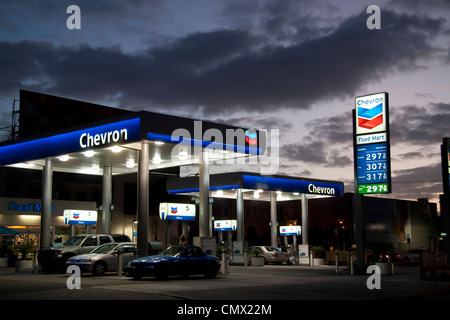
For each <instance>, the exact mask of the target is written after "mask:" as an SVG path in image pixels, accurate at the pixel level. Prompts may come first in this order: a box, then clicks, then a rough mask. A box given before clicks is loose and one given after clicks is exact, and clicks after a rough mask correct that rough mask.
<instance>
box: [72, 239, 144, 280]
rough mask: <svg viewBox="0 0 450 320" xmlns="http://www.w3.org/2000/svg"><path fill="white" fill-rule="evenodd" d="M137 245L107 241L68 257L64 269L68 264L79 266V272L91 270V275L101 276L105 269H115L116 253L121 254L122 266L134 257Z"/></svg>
mask: <svg viewBox="0 0 450 320" xmlns="http://www.w3.org/2000/svg"><path fill="white" fill-rule="evenodd" d="M136 251H137V246H136V243H134V242H121V243H116V242H109V243H105V244H104V245H101V246H100V247H97V248H95V249H94V250H92V251H91V252H89V253H86V254H80V255H77V256H74V257H71V258H69V260H67V262H66V269H67V267H68V266H70V265H76V266H79V267H80V270H81V272H92V274H93V275H96V276H102V275H104V274H105V272H107V271H116V270H117V261H118V257H117V256H118V254H121V255H122V268H123V270H125V266H126V265H127V264H128V262H130V261H131V260H133V259H135V258H136Z"/></svg>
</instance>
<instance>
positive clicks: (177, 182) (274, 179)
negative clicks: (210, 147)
mask: <svg viewBox="0 0 450 320" xmlns="http://www.w3.org/2000/svg"><path fill="white" fill-rule="evenodd" d="M166 186H167V192H168V193H169V194H180V195H192V196H196V195H198V192H199V188H198V178H197V177H186V178H173V179H169V180H167V184H166ZM236 189H241V190H242V193H243V197H244V200H261V201H270V200H271V192H275V193H276V195H277V198H276V200H277V201H286V200H300V199H301V198H302V195H306V196H307V197H308V198H310V197H323V196H338V197H339V196H343V194H344V184H343V183H342V182H338V181H325V180H315V179H307V178H297V177H287V176H261V175H258V174H256V173H249V172H235V173H223V174H216V175H211V176H210V192H211V197H217V198H230V199H236V191H235V190H236Z"/></svg>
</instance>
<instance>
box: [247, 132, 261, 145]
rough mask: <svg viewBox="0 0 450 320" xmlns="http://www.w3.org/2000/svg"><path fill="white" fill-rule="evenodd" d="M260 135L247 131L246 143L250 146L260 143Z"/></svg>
mask: <svg viewBox="0 0 450 320" xmlns="http://www.w3.org/2000/svg"><path fill="white" fill-rule="evenodd" d="M257 138H258V135H257V134H256V131H253V132H250V131H248V130H246V131H245V142H247V143H248V144H250V145H255V144H256V143H257V142H258V139H257Z"/></svg>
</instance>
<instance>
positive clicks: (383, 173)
mask: <svg viewBox="0 0 450 320" xmlns="http://www.w3.org/2000/svg"><path fill="white" fill-rule="evenodd" d="M389 166H390V163H389V144H388V143H386V142H384V143H375V144H368V145H359V146H357V147H356V176H357V184H358V193H388V192H389V191H390V190H389V181H390V168H389Z"/></svg>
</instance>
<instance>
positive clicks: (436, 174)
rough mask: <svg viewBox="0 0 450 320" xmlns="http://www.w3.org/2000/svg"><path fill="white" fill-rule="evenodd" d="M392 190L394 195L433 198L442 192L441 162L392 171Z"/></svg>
mask: <svg viewBox="0 0 450 320" xmlns="http://www.w3.org/2000/svg"><path fill="white" fill-rule="evenodd" d="M392 191H393V192H394V193H395V196H396V197H399V198H410V197H411V195H414V196H415V197H416V198H422V197H423V198H433V197H434V198H435V199H434V200H437V195H438V194H441V193H443V186H442V171H441V164H440V163H437V164H432V165H427V166H421V167H415V168H409V169H400V170H396V171H395V172H393V173H392Z"/></svg>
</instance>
